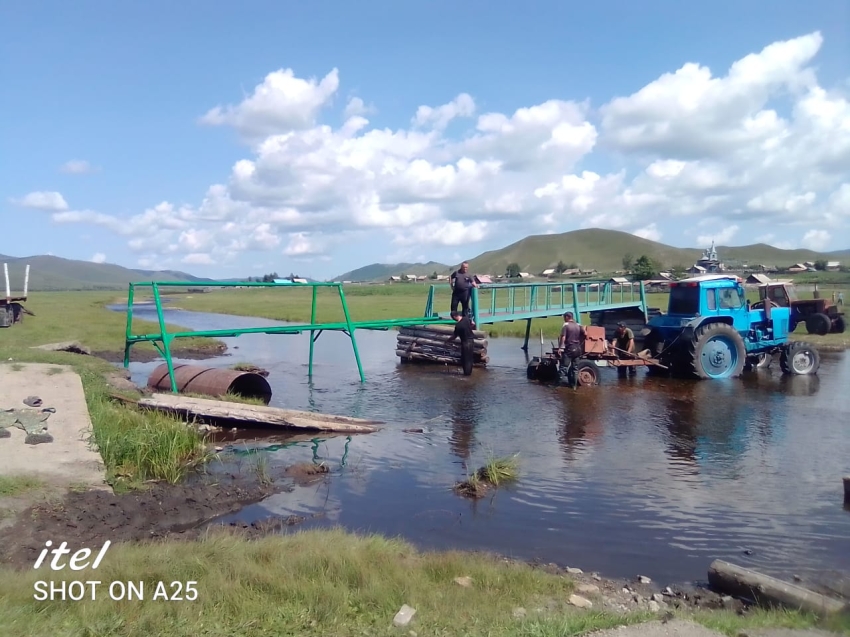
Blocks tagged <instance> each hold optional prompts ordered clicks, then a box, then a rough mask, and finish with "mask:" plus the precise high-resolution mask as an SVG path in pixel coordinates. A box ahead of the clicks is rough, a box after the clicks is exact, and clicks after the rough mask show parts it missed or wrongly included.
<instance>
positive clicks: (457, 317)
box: [446, 311, 475, 376]
mask: <svg viewBox="0 0 850 637" xmlns="http://www.w3.org/2000/svg"><path fill="white" fill-rule="evenodd" d="M452 318H453V319H454V321H455V329H454V332H453V333H452V335H451V336H449V338H448V339H446V342H447V343H451V342H453V341H454V340H455V339H456V338H457V339H460V366H461V367H462V368H463V375H464V376H470V375H471V374H472V362H473V357H474V355H475V350H474V340H475V334H474V333H473V330H474V329H475V322H474V321H473V320H472V319H471V318H469V317H468V316H463V315H462V314H460V313H459V312H456V311H455V312H452Z"/></svg>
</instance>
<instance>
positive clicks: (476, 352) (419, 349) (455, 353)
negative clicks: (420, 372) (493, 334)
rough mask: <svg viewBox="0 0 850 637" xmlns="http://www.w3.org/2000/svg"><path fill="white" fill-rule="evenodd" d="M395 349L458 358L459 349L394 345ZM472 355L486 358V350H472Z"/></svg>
mask: <svg viewBox="0 0 850 637" xmlns="http://www.w3.org/2000/svg"><path fill="white" fill-rule="evenodd" d="M395 347H396V349H399V350H404V351H411V352H443V353H445V354H446V355H448V356H460V347H459V346H455V347H452V346H451V345H448V346H447V345H439V344H431V343H396V346H395ZM472 353H473V355H475V356H486V355H487V348H485V347H481V348H477V347H476V348H473V349H472Z"/></svg>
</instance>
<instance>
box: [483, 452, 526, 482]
mask: <svg viewBox="0 0 850 637" xmlns="http://www.w3.org/2000/svg"><path fill="white" fill-rule="evenodd" d="M477 475H478V477H479V478H480V479H481V480H486V481H487V482H489V483H490V484H492V485H493V486H494V487H498V486H499V485H502V484H505V483H510V482H516V480H517V479H518V478H519V462H517V459H516V457H515V456H513V457H510V458H490V459H489V460H487V462H486V463H485V464H484V466H483V467H481V468H480V469H479V470H478V473H477Z"/></svg>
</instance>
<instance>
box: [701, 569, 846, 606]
mask: <svg viewBox="0 0 850 637" xmlns="http://www.w3.org/2000/svg"><path fill="white" fill-rule="evenodd" d="M708 583H709V584H710V585H711V586H712V588H714V589H716V590H717V591H719V592H723V593H728V594H730V595H735V596H737V597H743V598H748V599H751V600H752V601H754V602H756V603H757V604H760V605H767V606H785V607H787V608H794V609H798V610H802V611H808V612H811V613H815V614H817V615H821V616H823V615H832V614H835V613H840V612H842V611H844V610H846V609H847V604H846V603H845V602H842V601H841V600H837V599H833V598H831V597H826V596H825V595H821V594H820V593H816V592H814V591H810V590H809V589H807V588H803V587H802V586H798V585H796V584H791V583H790V582H784V581H782V580H780V579H776V578H775V577H770V576H769V575H763V574H762V573H758V572H756V571H753V570H750V569H748V568H744V567H742V566H737V565H735V564H731V563H729V562H725V561H723V560H714V561H713V562H712V563H711V566H709V568H708Z"/></svg>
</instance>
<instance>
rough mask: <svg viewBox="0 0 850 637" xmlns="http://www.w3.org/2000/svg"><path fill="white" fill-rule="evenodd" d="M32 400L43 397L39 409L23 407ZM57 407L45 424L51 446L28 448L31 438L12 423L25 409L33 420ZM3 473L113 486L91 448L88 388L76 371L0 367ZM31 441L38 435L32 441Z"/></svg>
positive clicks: (0, 463) (52, 481) (61, 367)
mask: <svg viewBox="0 0 850 637" xmlns="http://www.w3.org/2000/svg"><path fill="white" fill-rule="evenodd" d="M28 396H38V397H39V398H41V400H42V403H41V405H39V406H38V407H29V406H27V405H26V404H24V402H23V401H24V400H25V399H26V398H27V397H28ZM47 408H53V409H55V410H56V411H55V413H50V414H49V416H48V418H47V419H46V420H45V421H44V422H43V423H42V424H43V425H45V426H46V427H47V431H46V433H47V434H49V436H51V437H52V438H53V440H52V441H51V442H40V443H38V444H27V439H28V434H27V432H26V431H24V430H23V429H21V428H19V427H18V426H17V425H8V426H7V423H8V422H9V421H10V419H12V418H14V416H15V414H14V413H13V414H9V413H2V412H7V411H8V410H12V409H14V410H21V412H16V413H24V414H25V416H24V417H25V418H26V419H27V421H28V422H32V421H37V420H38V417H39V416H38V413H39V412H40V411H41V410H43V409H47ZM0 418H2V419H3V429H2V430H0V475H3V476H33V477H35V478H38V479H40V480H43V481H44V482H48V483H50V484H53V485H55V486H88V487H102V488H109V487H108V485H107V484H106V481H105V473H104V467H103V461H102V459H101V457H100V454H99V453H97V452H96V451H94V450H92V449H91V448H90V447H89V444H88V437H89V435H90V434H91V420H90V418H89V411H88V406H87V405H86V399H85V394H84V393H83V384H82V381H81V380H80V377H79V375H78V374H77V373H76V372H75V371H74V370H73V368H71V367H68V366H65V365H47V364H36V363H10V362H4V363H3V364H0ZM30 439H31V440H34V439H38V436H32V437H30Z"/></svg>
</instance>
